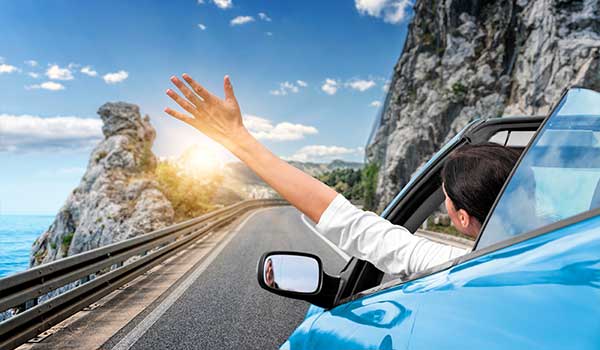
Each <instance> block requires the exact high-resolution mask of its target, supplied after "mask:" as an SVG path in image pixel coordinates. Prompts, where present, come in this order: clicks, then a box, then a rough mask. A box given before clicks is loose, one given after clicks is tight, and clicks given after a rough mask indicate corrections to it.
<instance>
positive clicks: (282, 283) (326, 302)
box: [257, 251, 341, 308]
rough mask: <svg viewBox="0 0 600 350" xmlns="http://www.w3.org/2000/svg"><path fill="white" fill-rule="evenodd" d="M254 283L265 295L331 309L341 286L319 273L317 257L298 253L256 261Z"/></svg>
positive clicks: (273, 254) (265, 256) (277, 254)
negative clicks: (255, 278)
mask: <svg viewBox="0 0 600 350" xmlns="http://www.w3.org/2000/svg"><path fill="white" fill-rule="evenodd" d="M257 278H258V284H259V285H260V286H261V288H263V289H266V290H268V291H269V292H272V293H275V294H278V295H281V296H285V297H289V298H293V299H300V300H305V301H308V302H310V303H311V304H314V305H317V306H320V307H323V308H331V307H332V306H333V305H334V304H335V300H336V297H337V294H338V291H339V289H340V288H339V287H340V285H341V279H340V278H339V277H333V276H329V275H328V274H326V273H325V272H323V265H322V263H321V259H319V257H318V256H316V255H313V254H309V253H301V252H283V251H282V252H268V253H265V254H263V256H262V257H261V258H260V260H259V261H258V268H257Z"/></svg>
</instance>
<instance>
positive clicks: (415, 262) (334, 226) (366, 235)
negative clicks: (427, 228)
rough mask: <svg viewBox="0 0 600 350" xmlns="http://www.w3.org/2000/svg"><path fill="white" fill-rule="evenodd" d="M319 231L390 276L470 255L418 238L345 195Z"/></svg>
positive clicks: (335, 202) (331, 206) (323, 217)
mask: <svg viewBox="0 0 600 350" xmlns="http://www.w3.org/2000/svg"><path fill="white" fill-rule="evenodd" d="M316 228H317V230H318V231H319V232H320V233H321V234H322V235H323V236H325V237H326V238H327V239H329V240H331V241H332V242H333V243H335V244H337V246H338V247H340V249H342V250H343V251H345V252H346V253H348V254H349V255H351V256H354V257H356V258H359V259H361V260H366V261H368V262H370V263H372V264H373V265H375V266H376V267H377V268H378V269H379V270H381V271H383V272H385V273H390V274H400V275H405V276H408V275H410V274H412V273H415V272H420V271H423V270H426V269H428V268H430V267H433V266H436V265H440V264H442V263H445V262H447V261H449V260H451V259H454V258H456V257H459V256H461V255H464V254H466V253H468V252H467V251H466V250H464V249H461V248H456V247H452V246H447V245H445V244H441V243H436V242H432V241H430V240H428V239H426V238H422V237H417V236H415V235H413V234H412V233H410V231H408V230H407V229H406V228H405V227H403V226H399V225H394V224H392V223H391V222H389V221H387V220H386V219H384V218H382V217H380V216H379V215H377V214H375V213H373V212H369V211H364V210H361V209H358V208H357V207H355V206H354V205H353V204H352V203H350V202H349V201H348V200H347V199H346V198H344V196H342V195H341V194H338V195H337V196H336V197H335V198H334V200H333V201H331V203H330V204H329V206H328V207H327V209H325V211H324V212H323V214H322V215H321V218H320V219H319V222H318V223H317V226H316Z"/></svg>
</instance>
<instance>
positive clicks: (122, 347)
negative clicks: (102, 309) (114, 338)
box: [112, 208, 271, 350]
mask: <svg viewBox="0 0 600 350" xmlns="http://www.w3.org/2000/svg"><path fill="white" fill-rule="evenodd" d="M267 209H271V208H263V209H259V210H257V211H255V212H253V213H252V214H250V215H249V216H247V217H246V218H245V219H244V221H242V223H240V224H239V225H238V226H237V227H236V229H234V231H233V232H231V233H230V234H229V237H227V238H225V239H224V240H223V241H221V242H220V243H218V245H217V247H215V248H213V250H212V251H211V252H210V254H209V255H208V256H207V257H206V258H205V259H204V261H203V262H202V264H201V265H200V266H198V268H197V269H196V270H194V271H193V272H192V273H191V274H190V275H189V276H188V277H187V278H186V279H185V280H184V281H183V282H181V284H180V285H179V286H177V288H176V289H175V290H174V291H173V292H172V293H171V294H169V296H167V297H166V298H165V299H164V300H163V301H162V302H161V303H160V304H159V305H158V306H157V307H156V308H155V309H154V310H152V312H150V313H149V314H148V315H147V316H146V317H145V318H144V319H143V320H142V321H141V322H140V323H138V324H137V325H136V326H135V327H134V328H133V329H132V330H131V331H130V332H129V333H127V335H125V336H124V337H123V338H122V339H121V340H120V341H119V342H118V343H117V344H116V345H115V346H114V347H113V348H112V350H129V349H130V348H131V347H132V346H133V344H135V342H137V341H138V339H140V338H141V337H142V336H143V335H144V334H145V333H146V331H148V329H150V327H152V325H154V323H156V321H158V319H159V318H160V317H161V316H162V315H163V314H164V313H165V312H166V311H167V310H168V309H169V308H170V307H171V306H172V305H173V304H175V302H176V301H177V299H179V298H180V297H181V295H182V294H183V293H184V292H185V291H186V290H187V289H188V288H189V287H190V286H191V285H192V284H193V283H194V282H195V281H196V279H198V277H200V275H201V274H202V273H203V272H204V270H206V268H207V267H208V266H209V265H210V264H211V263H212V261H213V260H214V259H215V258H216V257H217V256H218V255H219V253H221V251H222V250H223V249H224V248H225V247H226V246H227V244H228V243H229V242H230V241H231V240H232V239H233V237H235V235H236V234H237V233H238V232H240V229H241V228H242V226H244V225H245V224H246V222H248V220H250V218H252V217H253V216H254V215H256V214H258V213H259V212H262V211H265V210H267Z"/></svg>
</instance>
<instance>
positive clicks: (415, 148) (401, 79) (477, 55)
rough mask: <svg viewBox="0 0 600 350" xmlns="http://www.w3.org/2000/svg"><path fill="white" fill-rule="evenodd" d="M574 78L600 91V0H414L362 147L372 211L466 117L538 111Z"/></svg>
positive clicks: (573, 82) (574, 82)
mask: <svg viewBox="0 0 600 350" xmlns="http://www.w3.org/2000/svg"><path fill="white" fill-rule="evenodd" d="M573 85H579V86H584V87H590V88H593V89H596V90H600V3H599V2H598V1H597V0H576V1H565V0H519V1H482V0H473V1H465V0H444V1H439V0H417V1H416V2H415V5H414V17H413V19H412V22H411V24H410V27H409V32H408V36H407V38H406V42H405V45H404V48H403V52H402V54H401V56H400V59H399V61H398V63H397V64H396V67H395V68H394V73H393V77H392V79H391V83H390V88H389V90H388V95H387V97H386V101H385V104H384V107H383V110H382V112H381V115H380V116H379V118H378V120H377V123H376V124H375V127H374V130H373V132H372V136H371V138H370V140H369V144H368V146H367V149H366V156H367V160H368V161H369V162H376V163H378V164H380V171H379V177H378V188H377V193H376V197H377V206H378V208H377V209H378V210H382V209H383V208H384V207H385V205H386V204H387V203H389V201H390V200H391V199H392V198H393V196H394V195H395V194H396V193H398V191H399V190H400V189H401V188H402V187H403V186H404V185H406V183H407V182H408V180H409V179H410V176H411V174H413V173H414V172H415V170H416V169H417V168H418V167H419V166H421V165H422V164H423V163H424V162H425V161H426V160H427V159H429V158H430V157H431V156H432V155H433V153H435V152H436V151H437V150H438V149H440V147H441V146H442V145H443V144H444V143H445V142H447V141H448V140H449V138H451V137H452V136H453V135H454V134H456V133H457V132H458V131H459V130H461V129H462V128H463V127H464V126H465V125H466V124H467V123H468V122H470V121H471V120H474V119H476V118H495V117H501V116H507V115H527V116H528V115H544V114H546V113H548V111H549V110H550V108H551V106H552V104H553V103H555V102H556V101H557V100H558V99H559V98H560V95H561V93H562V92H563V91H564V90H565V89H566V88H568V87H570V86H573Z"/></svg>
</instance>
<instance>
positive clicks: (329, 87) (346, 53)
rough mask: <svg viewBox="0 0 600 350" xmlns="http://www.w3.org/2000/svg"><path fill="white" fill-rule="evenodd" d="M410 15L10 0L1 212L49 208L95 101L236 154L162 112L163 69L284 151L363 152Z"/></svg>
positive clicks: (0, 94) (89, 144) (171, 135)
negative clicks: (234, 108)
mask: <svg viewBox="0 0 600 350" xmlns="http://www.w3.org/2000/svg"><path fill="white" fill-rule="evenodd" d="M411 15H412V11H411V2H410V1H408V0H331V1H321V0H314V1H283V0H200V1H199V0H177V1H144V2H140V1H108V0H103V1H85V2H81V1H75V0H72V1H61V0H52V1H35V0H31V1H29V0H19V1H2V2H1V3H0V32H1V33H2V35H0V161H1V163H0V164H2V171H1V172H0V214H54V213H56V211H57V210H58V209H59V208H60V206H61V205H62V204H63V203H64V201H65V199H66V197H67V195H68V193H70V191H71V190H72V189H73V188H75V187H76V186H77V184H78V183H79V181H80V179H81V176H82V175H83V173H84V172H85V167H86V165H87V161H88V157H89V154H90V151H91V150H92V148H93V146H94V145H95V144H97V143H98V142H99V141H100V140H101V139H102V134H101V131H100V128H101V121H100V119H99V117H98V115H97V114H96V111H97V110H98V107H100V106H101V105H102V104H104V103H105V102H108V101H126V102H130V103H135V104H137V105H139V106H140V108H141V111H142V113H143V114H148V115H149V116H150V118H151V123H152V125H153V126H154V127H155V128H156V130H157V138H156V141H155V143H154V146H153V151H154V152H155V154H157V155H158V156H160V157H176V156H177V155H179V154H181V153H182V152H183V151H184V150H185V149H187V148H188V147H190V146H192V145H200V146H201V147H206V148H207V149H211V150H212V151H214V152H215V153H216V154H217V155H218V157H220V158H223V159H224V160H226V161H229V160H233V159H234V158H233V156H232V155H230V154H228V153H227V152H226V151H225V150H223V149H222V148H220V147H219V146H216V145H215V144H214V143H212V141H210V140H208V139H207V138H206V137H204V136H203V135H201V134H200V133H199V132H198V131H196V130H194V129H192V128H191V127H189V126H187V125H184V124H182V123H181V122H179V121H177V120H174V119H172V118H170V117H169V116H167V115H166V114H165V113H164V112H163V110H164V108H165V107H167V106H169V107H177V106H176V105H175V104H174V103H173V102H172V101H171V100H170V99H169V98H168V97H167V96H166V95H165V90H166V89H167V88H170V87H172V86H171V85H170V82H169V77H170V76H172V75H174V74H175V75H181V74H182V73H188V74H190V75H191V76H192V77H194V78H195V79H196V80H198V81H199V82H200V83H201V84H203V85H204V86H205V87H206V88H208V89H209V90H211V91H212V92H214V93H215V94H217V95H219V96H222V95H223V92H222V82H223V76H224V75H226V74H228V75H230V77H231V80H232V83H233V86H234V89H235V92H236V96H237V98H238V101H239V103H240V106H241V109H242V113H243V115H244V123H245V125H246V126H247V127H248V129H249V130H250V131H251V132H252V133H253V134H254V135H255V136H256V137H257V138H258V139H259V140H261V141H262V142H264V143H265V145H267V147H269V148H270V149H271V150H272V151H274V152H275V153H276V154H277V155H279V156H281V157H284V158H285V159H290V160H300V161H316V162H328V161H331V160H333V159H345V160H351V161H362V160H363V155H364V146H365V144H366V142H367V138H368V136H369V134H370V131H371V128H372V125H373V122H374V120H375V118H376V116H377V115H378V113H379V110H380V108H381V104H382V103H383V100H384V97H385V93H386V87H387V84H388V83H389V79H390V77H391V75H392V72H393V68H394V65H395V64H396V62H397V60H398V58H399V56H400V53H401V51H402V47H403V45H404V40H405V37H406V31H407V26H408V22H409V20H410V17H411Z"/></svg>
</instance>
